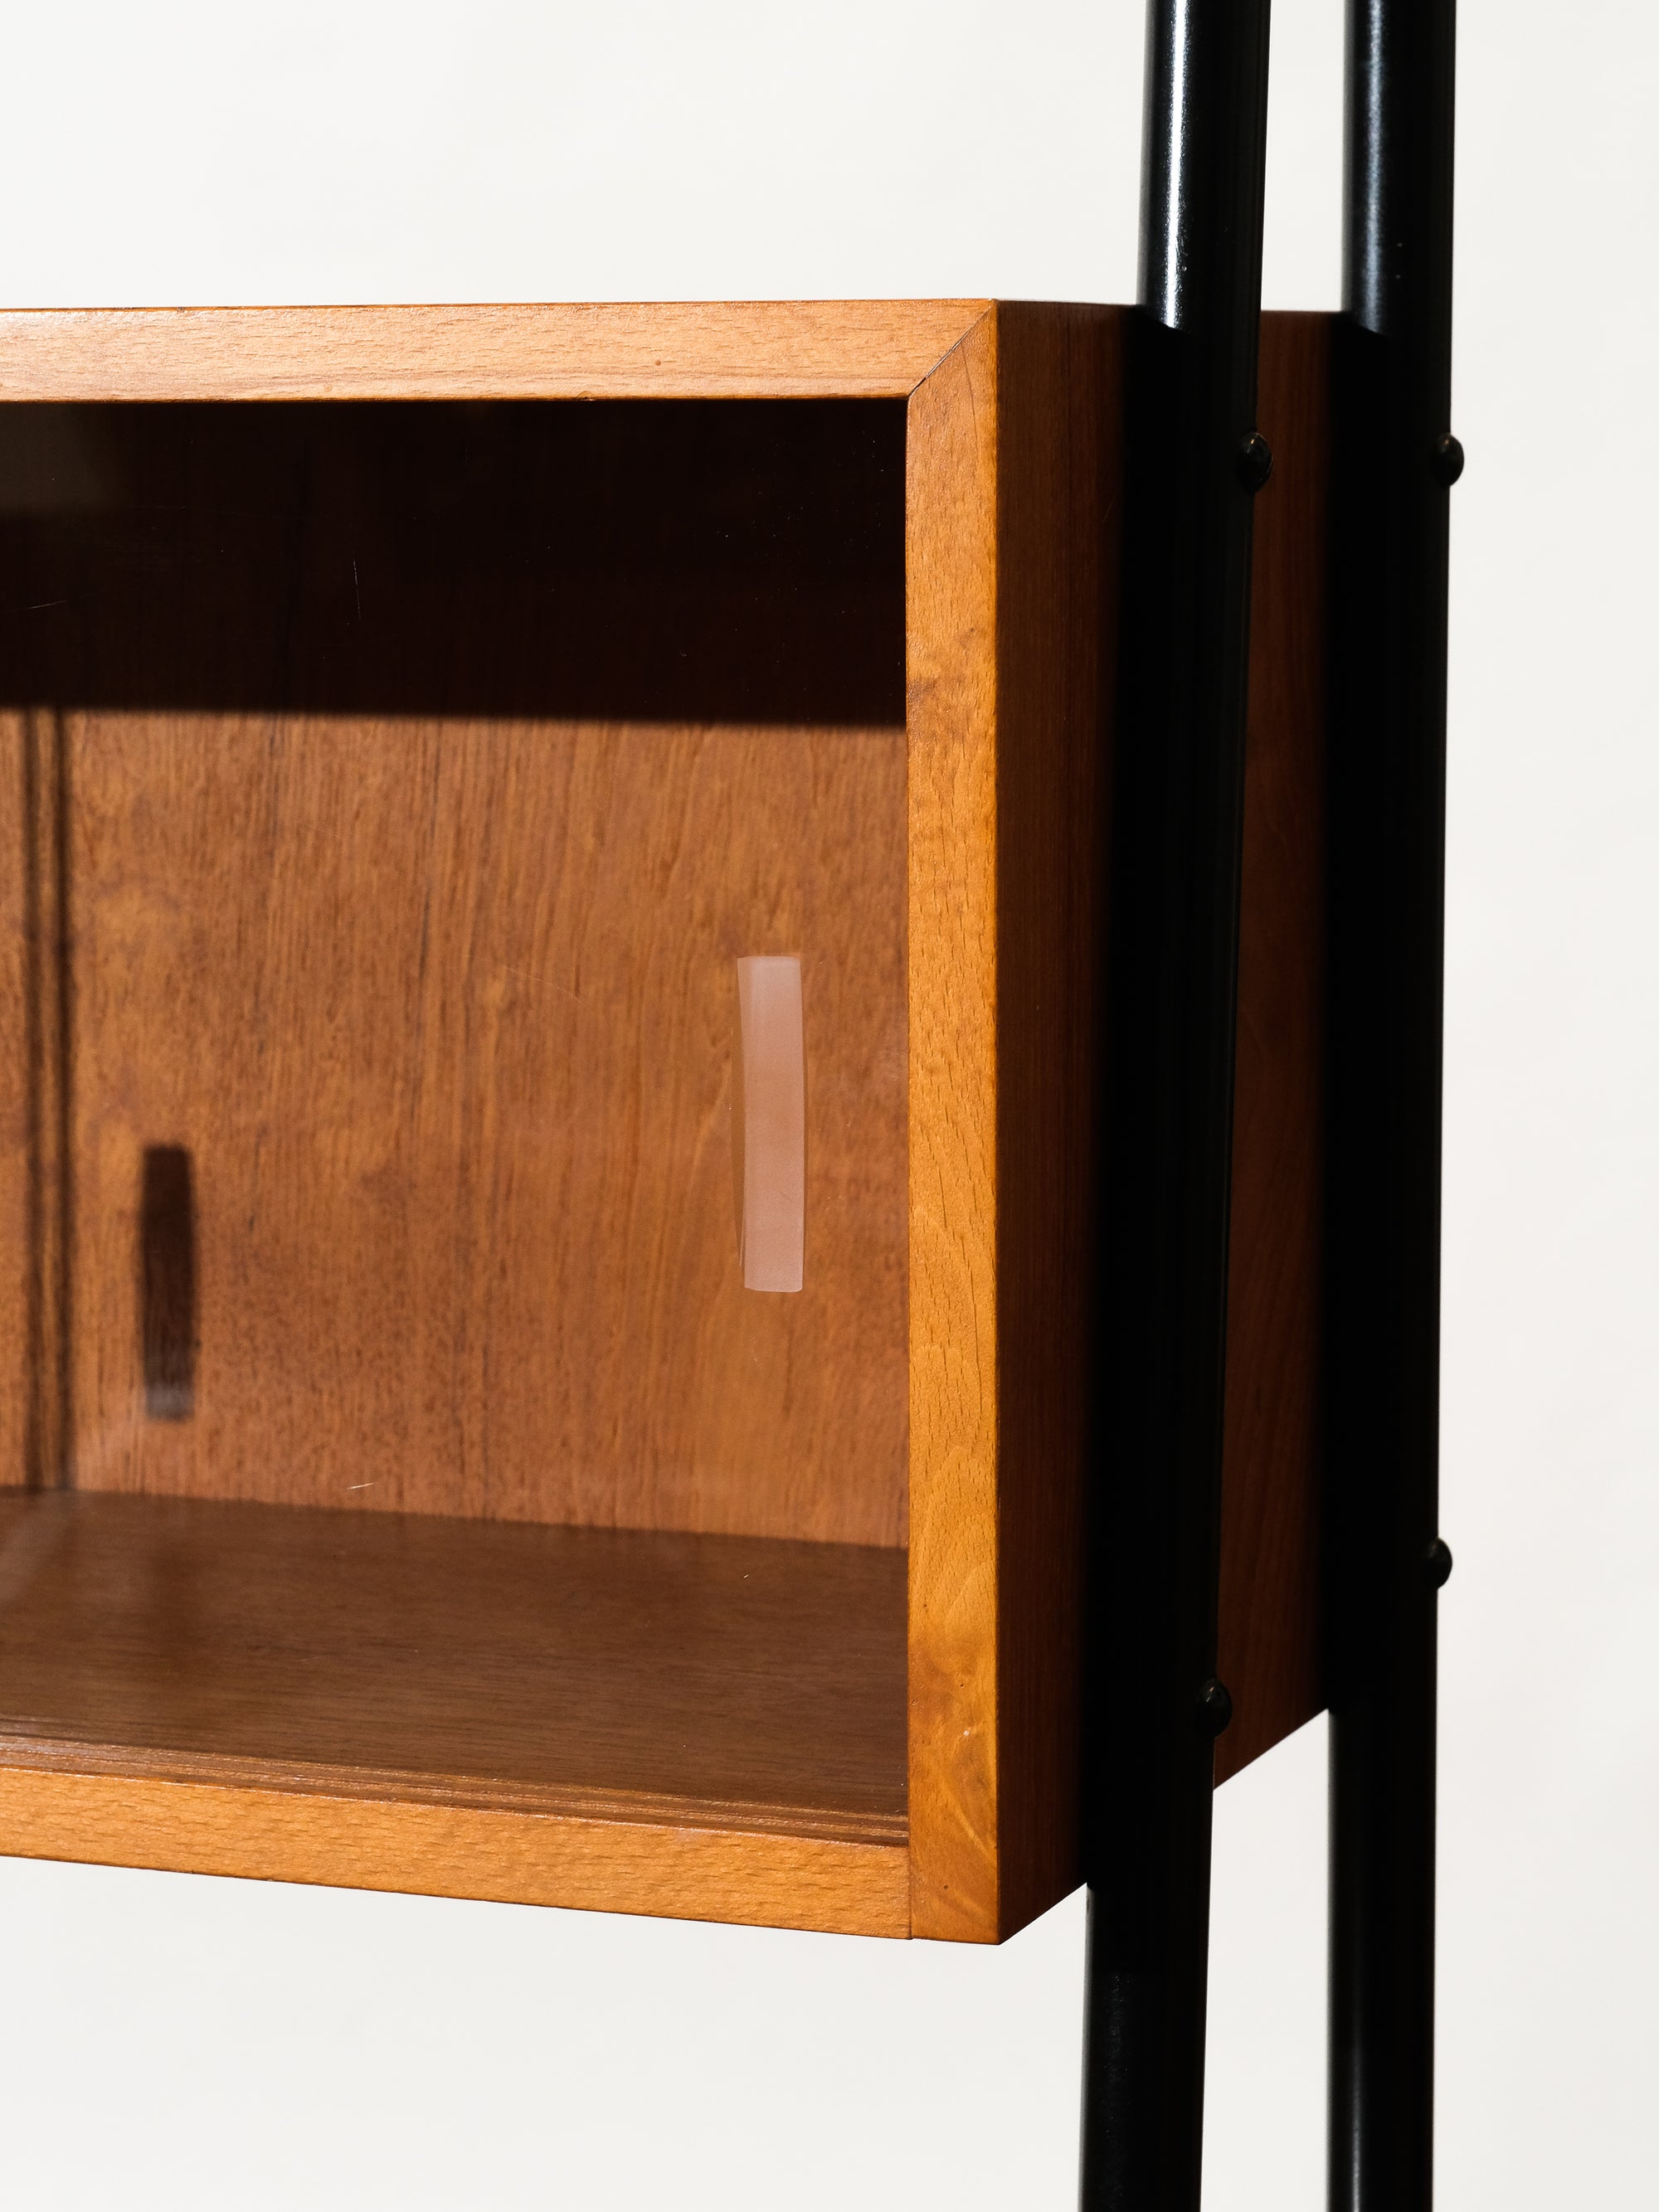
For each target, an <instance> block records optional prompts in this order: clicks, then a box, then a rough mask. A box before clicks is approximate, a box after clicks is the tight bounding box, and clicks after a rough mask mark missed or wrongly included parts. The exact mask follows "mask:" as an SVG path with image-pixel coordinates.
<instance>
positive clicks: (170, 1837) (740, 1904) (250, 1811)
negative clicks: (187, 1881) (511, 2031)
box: [0, 1765, 909, 1936]
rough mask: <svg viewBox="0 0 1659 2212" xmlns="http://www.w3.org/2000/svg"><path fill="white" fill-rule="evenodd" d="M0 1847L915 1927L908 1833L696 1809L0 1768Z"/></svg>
mask: <svg viewBox="0 0 1659 2212" xmlns="http://www.w3.org/2000/svg"><path fill="white" fill-rule="evenodd" d="M0 1851H3V1852H6V1853H9V1854H11V1855H12V1856H14V1857H20V1858H47V1859H52V1858H56V1859H79V1860H90V1861H92V1862H94V1863H103V1864H106V1865H114V1866H131V1867H155V1868H162V1869H175V1870H177V1871H179V1872H182V1873H186V1874H216V1875H249V1876H252V1877H254V1878H255V1879H258V1880H261V1881H305V1882H324V1883H328V1884H331V1885H334V1886H337V1887H341V1888H345V1889H392V1890H409V1891H413V1892H416V1893H419V1894H421V1895H424V1896H428V1897H471V1898H487V1899H496V1900H498V1901H499V1902H501V1903H503V1904H510V1905H566V1906H574V1907H578V1908H581V1909H584V1910H587V1911H603V1912H642V1913H654V1914H662V1915H665V1916H667V1917H671V1918H675V1919H684V1920H720V1921H729V1922H737V1923H746V1924H748V1925H750V1926H757V1925H758V1926H763V1927H775V1928H803V1929H823V1930H826V1931H829V1932H830V1933H835V1934H842V1935H849V1936H904V1935H906V1934H907V1933H908V1908H909V1894H908V1869H907V1862H906V1857H905V1853H904V1850H903V1848H902V1845H899V1844H849V1843H838V1842H834V1841H829V1840H825V1839H823V1838H816V1837H806V1836H779V1835H766V1834H753V1833H726V1832H720V1831H719V1830H717V1829H708V1828H701V1827H698V1826H695V1825H690V1824H688V1825H686V1826H666V1825H663V1826H653V1825H651V1824H648V1823H645V1822H632V1821H605V1820H582V1819H580V1818H576V1817H573V1816H571V1815H568V1814H513V1813H501V1812H485V1811H478V1810H476V1809H474V1808H470V1807H465V1806H453V1805H430V1804H412V1803H407V1802H382V1801H375V1800H364V1799H360V1798H334V1797H330V1796H326V1795H325V1794H323V1793H320V1792H319V1793H317V1794H315V1795H313V1794H309V1793H306V1792H302V1791H283V1790H265V1789H251V1790H250V1789H234V1788H228V1787H225V1786H223V1785H220V1784H204V1783H181V1782H169V1781H156V1780H154V1779H150V1778H141V1777H136V1776H127V1775H110V1774H78V1773H72V1772H70V1773H64V1772H54V1771H43V1770H41V1769H39V1768H27V1767H21V1766H5V1765H0Z"/></svg>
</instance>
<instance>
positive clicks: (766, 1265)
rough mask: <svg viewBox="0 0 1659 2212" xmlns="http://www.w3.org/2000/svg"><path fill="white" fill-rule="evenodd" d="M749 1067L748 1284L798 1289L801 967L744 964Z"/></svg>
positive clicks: (741, 1024) (743, 1135)
mask: <svg viewBox="0 0 1659 2212" xmlns="http://www.w3.org/2000/svg"><path fill="white" fill-rule="evenodd" d="M738 1028H739V1030H740V1033H741V1043H742V1054H741V1058H742V1065H741V1067H740V1069H739V1076H740V1081H739V1085H738V1101H737V1126H736V1129H735V1131H734V1134H735V1138H736V1142H737V1145H738V1152H739V1159H740V1163H741V1166H740V1173H741V1176H742V1192H743V1224H742V1251H743V1284H744V1289H745V1290H748V1291H798V1290H799V1288H800V1286H801V1275H802V1270H803V1266H804V1258H805V1243H806V1048H805V1042H804V1041H803V1038H802V1034H801V1012H800V963H799V960H796V959H793V958H788V957H782V956H779V955H776V954H756V955H755V956H753V957H751V958H750V959H747V960H739V961H738Z"/></svg>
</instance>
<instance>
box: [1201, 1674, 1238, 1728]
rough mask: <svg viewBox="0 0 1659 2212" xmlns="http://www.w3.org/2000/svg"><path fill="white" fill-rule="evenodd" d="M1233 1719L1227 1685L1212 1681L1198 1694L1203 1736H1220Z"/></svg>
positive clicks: (1231, 1703) (1231, 1702)
mask: <svg viewBox="0 0 1659 2212" xmlns="http://www.w3.org/2000/svg"><path fill="white" fill-rule="evenodd" d="M1232 1717H1233V1701H1232V1698H1231V1694H1230V1692H1229V1691H1228V1688H1227V1685H1226V1684H1225V1682H1218V1681H1216V1680H1213V1679H1212V1680H1209V1681H1207V1682H1206V1684H1205V1685H1204V1687H1203V1688H1202V1689H1201V1690H1200V1692H1199V1693H1198V1727H1199V1733H1200V1735H1207V1736H1218V1735H1220V1734H1221V1731H1222V1730H1223V1729H1225V1727H1226V1725H1227V1723H1228V1722H1229V1721H1230V1720H1231V1718H1232Z"/></svg>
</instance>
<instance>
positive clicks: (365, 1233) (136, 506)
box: [0, 403, 908, 1544]
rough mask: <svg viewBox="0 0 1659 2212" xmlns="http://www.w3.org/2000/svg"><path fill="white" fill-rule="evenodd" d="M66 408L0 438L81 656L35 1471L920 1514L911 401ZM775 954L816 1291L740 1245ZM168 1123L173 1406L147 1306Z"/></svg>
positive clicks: (8, 565)
mask: <svg viewBox="0 0 1659 2212" xmlns="http://www.w3.org/2000/svg"><path fill="white" fill-rule="evenodd" d="M0 414H3V410H0ZM34 427H35V428H36V430H37V431H38V432H39V433H40V437H41V439H42V440H43V441H45V442H44V445H43V447H42V448H41V449H40V450H39V451H33V453H32V452H31V449H29V448H27V447H21V448H20V447H17V446H16V445H15V443H14V444H13V445H10V446H8V445H7V444H6V442H5V441H4V440H3V439H0V489H3V491H4V494H5V497H4V498H3V500H0V509H3V519H0V565H3V568H4V571H5V580H6V582H7V585H8V586H9V590H8V592H7V593H6V595H5V596H6V599H7V607H6V611H5V615H4V617H3V619H0V629H5V633H6V644H7V648H8V650H7V662H6V665H7V671H8V675H9V678H11V680H12V681H13V682H15V683H17V684H20V685H21V686H22V687H23V696H45V697H47V698H57V699H59V700H64V701H67V702H71V703H70V706H69V707H68V708H67V709H66V710H64V711H62V712H60V713H59V714H58V715H57V716H56V717H55V718H54V717H52V716H45V717H42V716H34V717H33V718H31V722H30V726H31V727H33V725H34V724H35V723H37V722H40V723H44V724H46V725H49V726H50V727H49V729H48V731H47V733H46V736H45V737H41V738H38V739H37V740H36V741H35V744H36V750H37V751H39V750H40V746H41V745H42V744H45V745H46V746H47V748H48V750H49V751H50V752H51V756H52V759H51V762H50V763H48V762H47V761H46V755H45V754H42V755H41V760H40V763H37V772H36V775H35V781H36V784H37V786H38V787H39V792H40V793H43V794H46V797H42V798H40V799H39V803H38V804H37V805H36V808H35V811H36V812H37V813H39V812H40V806H41V805H46V798H47V797H50V795H51V794H52V793H55V792H59V791H60V787H61V805H58V815H59V816H60V817H61V822H60V823H59V827H60V829H61V830H62V832H63V834H62V836H61V837H60V838H59V839H58V843H59V845H61V848H62V849H61V852H58V853H57V857H54V852H55V851H56V848H54V845H53V838H54V836H56V835H57V832H49V831H48V830H47V829H42V828H37V829H36V830H34V831H32V832H30V833H29V834H28V835H27V836H25V835H24V833H23V831H22V829H21V827H20V828H19V829H18V830H17V833H16V834H17V836H18V838H19V839H20V840H21V843H22V845H23V846H24V847H25V848H26V852H25V853H20V854H19V856H18V857H19V862H20V869H19V879H20V880H21V878H22V876H23V874H24V873H26V872H27V871H26V869H24V868H23V866H22V865H21V863H22V862H23V860H25V859H26V858H27V854H33V855H34V860H33V862H32V863H31V865H33V866H34V868H35V873H36V877H37V878H39V881H40V884H41V885H43V886H46V889H43V890H41V891H40V898H46V897H47V896H48V892H49V890H50V884H51V883H52V881H54V880H55V878H54V876H53V871H54V869H55V870H57V871H58V872H59V873H61V874H62V875H63V876H64V895H65V897H66V899H67V903H68V908H70V909H72V913H73V930H72V936H73V950H72V954H70V953H68V952H65V953H64V957H63V958H62V959H61V960H60V959H59V958H58V945H57V939H55V938H53V936H52V930H51V929H50V928H47V929H46V932H45V933H44V934H42V933H41V932H40V931H39V930H37V931H35V933H34V934H33V938H32V939H31V940H30V941H31V943H32V944H33V945H34V948H35V952H34V956H33V957H34V958H35V963H36V966H35V970H34V971H33V973H34V981H33V986H32V988H33V1004H34V1005H35V1006H36V1007H37V1010H38V1011H39V1012H40V1015H41V1018H42V1020H43V1021H44V1022H45V1023H46V1029H42V1030H40V1035H39V1036H38V1037H37V1039H36V1044H37V1046H38V1049H32V1051H31V1055H30V1066H31V1067H32V1069H33V1076H32V1081H33V1085H34V1087H35V1090H36V1091H39V1092H40V1093H41V1095H42V1097H44V1096H45V1093H46V1091H51V1092H52V1094H53V1096H54V1097H59V1098H60V1099H61V1100H67V1101H70V1114H69V1121H68V1128H69V1138H70V1142H69V1146H68V1151H67V1152H66V1155H65V1164H66V1165H67V1166H68V1168H69V1170H70V1176H69V1179H68V1182H67V1183H64V1186H63V1188H64V1191H65V1193H67V1192H68V1191H69V1190H70V1187H71V1186H72V1197H73V1202H72V1205H68V1206H65V1207H64V1208H63V1209H61V1210H62V1211H63V1212H64V1215H65V1218H67V1219H68V1221H69V1225H70V1237H69V1239H68V1246H67V1249H66V1261H67V1267H68V1277H69V1279H72V1282H73V1285H74V1288H73V1295H72V1300H71V1308H72V1321H73V1328H72V1330H71V1331H70V1333H69V1337H68V1338H67V1339H66V1342H68V1345H69V1351H70V1354H72V1360H71V1370H72V1371H71V1372H70V1376H69V1379H68V1388H67V1389H66V1390H64V1389H58V1384H57V1383H52V1386H51V1391H50V1392H48V1393H47V1396H48V1397H49V1399H50V1402H51V1403H52V1404H57V1403H58V1402H60V1401H61V1402H63V1403H64V1405H65V1407H66V1409H67V1414H68V1419H67V1423H66V1424H64V1428H65V1434H64V1437H63V1439H62V1440H61V1441H60V1442H59V1443H57V1444H54V1445H53V1446H52V1450H51V1451H50V1452H49V1453H48V1454H47V1455H46V1456H47V1459H48V1461H49V1462H50V1463H51V1464H52V1468H53V1474H52V1479H53V1480H56V1479H58V1474H59V1473H61V1472H62V1470H63V1469H64V1468H71V1469H72V1472H73V1476H74V1480H76V1481H77V1482H78V1483H80V1484H82V1485H83V1486H89V1487H101V1488H110V1489H116V1490H125V1491H149V1492H172V1493H178V1494H185V1495H197V1496H218V1497H232V1498H265V1499H270V1500H275V1499H280V1500H282V1501H283V1502H286V1503H290V1504H337V1505H343V1506H349V1507H353V1508H359V1509H368V1510H375V1509H380V1508H385V1509H388V1510H394V1511H401V1510H422V1511H428V1512H437V1513H451V1514H456V1513H460V1514H480V1515H486V1516H496V1517H507V1518H517V1519H540V1520H552V1521H566V1522H585V1523H594V1522H597V1523H601V1524H605V1525H616V1526H629V1527H656V1528H693V1529H696V1528H703V1529H716V1530H725V1531H726V1532H728V1533H740V1532H746V1533H750V1534H774V1535H780V1536H815V1537H820V1538H823V1539H826V1540H829V1541H849V1542H879V1543H888V1544H893V1543H900V1542H902V1541H903V1536H904V1528H905V1498H906V1483H905V1456H906V1425H907V1420H908V1409H907V1402H906V1346H905V1319H904V1302H905V1281H904V1274H905V1208H906V1196H905V1168H904V1147H905V1125H904V1084H905V1046H904V1034H905V1028H904V1025H905V1015H904V990H905V978H904V967H903V962H904V928H905V915H904V884H903V875H904V865H905V862H904V828H903V821H904V799H903V793H904V775H905V768H904V738H903V733H902V726H901V720H902V624H903V607H902V550H903V549H902V476H901V470H902V414H901V411H900V410H896V409H894V408H892V407H890V406H889V405H887V404H881V403H872V404H860V405H858V406H855V407H848V406H845V405H832V406H823V405H818V404H791V405H789V406H787V407H775V406H771V405H769V404H758V405H744V404H737V403H729V404H723V405H721V406H720V407H702V406H701V405H690V406H684V405H679V404H672V405H665V406H661V407H658V406H651V407H635V408H631V409H630V408H626V407H611V408H606V407H602V406H594V407H588V408H572V409H562V410H560V409H539V410H538V409H521V408H512V407H508V408H505V409H501V410H465V409H453V408H452V409H441V408H439V409H430V408H421V407H410V408H405V409H391V408H380V409H376V408H364V409H357V410H351V409H330V408H327V407H315V408H311V409H301V408H295V409H284V408H263V409H211V408H191V407H178V408H167V409H156V408H149V409H144V408H126V409H106V410H42V414H41V417H40V420H39V421H38V422H36V423H35V426H34ZM43 454H44V459H43ZM31 461H32V462H33V475H31V474H30V469H29V465H30V464H31ZM48 463H49V464H50V467H49V468H48V467H47V466H46V464H48ZM7 466H9V469H10V471H11V473H10V475H9V477H8V476H7V475H6V473H5V469H6V467H7ZM53 484H56V485H57V486H58V490H57V491H56V492H55V493H53V492H52V485H53ZM65 487H67V490H65V489H64V488H65ZM49 493H51V494H52V496H50V497H48V494H49ZM596 641H598V642H596ZM608 702H614V704H608ZM502 708H505V709H507V712H508V714H510V715H511V717H512V718H511V719H503V718H502V716H501V712H500V710H501V709H502ZM607 708H608V710H607ZM492 709H493V710H496V711H495V712H494V713H493V714H492V713H491V712H490V710H492ZM573 709H574V710H575V711H574V713H573V711H572V710H573ZM584 709H586V712H585V713H584V712H583V711H582V710H584ZM883 709H885V711H886V713H887V714H888V715H889V716H890V720H887V721H886V723H885V724H884V725H883V724H879V723H878V724H874V725H872V723H871V722H870V721H869V720H866V716H867V715H868V714H870V713H871V711H872V710H875V711H877V712H879V711H881V710H883ZM481 710H483V711H481ZM27 757H29V758H33V755H32V754H31V755H28V756H27ZM43 763H44V764H43ZM53 763H55V765H54V764H53ZM18 774H19V775H21V774H22V769H21V768H20V769H19V770H18ZM52 803H53V804H54V805H57V804H58V801H57V800H53V802H52ZM25 812H27V809H25V808H22V807H21V806H20V809H19V811H18V814H17V815H16V816H15V817H14V820H15V822H17V823H21V818H22V816H23V814H24V813H25ZM37 903H39V899H37ZM17 927H19V928H21V923H19V924H18V925H17ZM19 941H20V940H19V939H18V938H17V933H16V930H14V933H13V945H14V948H15V945H16V943H17V942H19ZM65 942H66V943H67V940H65ZM757 952H759V953H766V952H772V953H789V954H793V955H794V956H796V957H799V958H800V960H801V962H802V963H803V966H802V973H803V979H804V993H805V1040H806V1055H807V1100H808V1128H807V1138H808V1225H807V1248H808V1256H807V1266H806V1273H805V1286H804V1288H803V1290H802V1291H801V1292H800V1293H799V1295H798V1296H787V1297H785V1296H769V1295H766V1294H763V1293H757V1292H751V1291H745V1290H744V1285H743V1281H742V1275H741V1268H740V1262H739V1256H738V1225H737V1220H736V1218H735V1212H734V1208H733V1203H732V1127H731V1110H732V1067H733V1064H734V1059H735V1054H736V1050H737V1029H738V1014H737V984H736V963H737V961H738V959H739V958H741V957H744V956H746V955H749V954H753V953H757ZM60 1006H61V1008H62V1010H63V1012H64V1015H65V1016H66V1024H65V1026H64V1034H63V1036H61V1037H58V1036H56V1035H55V1033H54V1034H53V1035H51V1036H49V1035H47V1034H46V1030H48V1029H50V1028H51V1024H52V1021H53V1020H54V1019H56V1018H57V1013H58V1009H59V1007H60ZM39 1027H40V1024H37V1028H39ZM32 1126H33V1144H34V1147H35V1161H36V1171H37V1174H38V1177H39V1178H40V1180H42V1182H44V1183H50V1182H52V1179H53V1178H54V1176H57V1174H58V1170H57V1167H56V1165H55V1164H54V1161H53V1159H52V1158H51V1157H49V1154H50V1152H51V1147H52V1145H53V1144H55V1143H56V1142H57V1130H58V1121H57V1119H56V1118H55V1109H53V1110H52V1111H46V1112H44V1113H37V1114H36V1115H35V1116H34V1121H33V1125H32ZM43 1147H44V1149H43ZM168 1147H171V1148H175V1149H176V1150H177V1151H179V1152H184V1153H186V1154H188V1155H189V1158H190V1161H191V1181H192V1183H193V1188H194V1193H195V1208H196V1215H197V1236H198V1238H199V1243H200V1251H199V1255H197V1266H196V1269H195V1273H196V1276H197V1297H196V1299H195V1306H196V1310H197V1322H198V1328H199V1346H197V1356H196V1358H195V1360H194V1368H195V1387H194V1392H193V1401H192V1411H191V1418H190V1419H180V1420H158V1419H154V1418H152V1417H151V1416H152V1415H153V1413H154V1412H155V1405H154V1404H153V1403H152V1402H151V1399H150V1397H149V1395H148V1394H147V1393H146V1390H145V1389H144V1378H143V1361H142V1352H143V1326H142V1321H141V1316H140V1312H139V1297H138V1291H139V1284H140V1279H141V1274H142V1273H143V1269H142V1268H141V1266H140V1259H141V1255H140V1251H139V1245H140V1242H141V1231H142V1228H143V1213H142V1206H141V1191H142V1188H143V1178H144V1173H145V1169H144V1162H145V1159H146V1157H147V1156H151V1157H153V1156H154V1155H155V1153H156V1152H158V1150H161V1149H163V1148H168ZM57 1221H58V1212H57V1211H54V1210H53V1209H52V1208H48V1210H47V1212H46V1215H45V1216H44V1217H43V1222H44V1226H45V1228H46V1229H48V1230H50V1229H52V1227H53V1225H54V1224H55V1223H56V1222H57ZM36 1245H37V1248H39V1247H40V1238H39V1237H37V1238H36ZM51 1260H52V1255H51V1254H50V1252H46V1251H42V1253H41V1256H40V1267H41V1268H42V1269H43V1270H44V1271H45V1273H51ZM43 1279H44V1278H43ZM31 1310H32V1311H35V1312H38V1313H41V1314H45V1315H46V1316H47V1318H48V1319H50V1318H51V1317H52V1316H53V1315H55V1314H56V1313H57V1311H58V1306H57V1304H54V1303H53V1300H52V1297H36V1298H35V1299H34V1302H33V1307H32V1309H31ZM37 1370H38V1373H39V1375H40V1377H41V1378H43V1379H42V1380H41V1381H40V1384H39V1389H40V1390H42V1391H45V1390H46V1380H47V1379H49V1376H48V1370H47V1368H46V1367H41V1366H40V1363H38V1362H37ZM52 1371H53V1372H55V1370H52ZM53 1394H55V1395H53ZM14 1395H15V1394H14ZM36 1456H37V1457H38V1456H39V1455H36ZM11 1472H12V1473H13V1477H14V1479H17V1477H18V1473H19V1463H18V1462H13V1467H12V1469H11Z"/></svg>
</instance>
